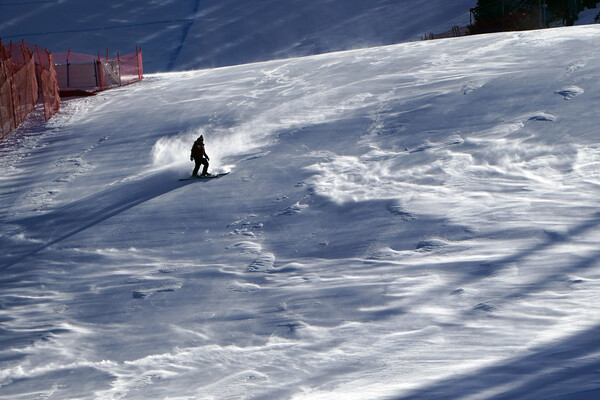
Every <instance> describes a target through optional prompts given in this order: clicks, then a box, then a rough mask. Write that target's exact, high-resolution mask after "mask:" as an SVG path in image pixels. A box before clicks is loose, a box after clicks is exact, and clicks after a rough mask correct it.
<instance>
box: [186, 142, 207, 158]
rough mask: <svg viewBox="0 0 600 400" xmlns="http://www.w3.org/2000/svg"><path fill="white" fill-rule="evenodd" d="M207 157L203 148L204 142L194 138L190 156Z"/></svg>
mask: <svg viewBox="0 0 600 400" xmlns="http://www.w3.org/2000/svg"><path fill="white" fill-rule="evenodd" d="M203 157H206V158H208V155H207V154H206V151H205V150H204V142H201V141H199V140H196V141H195V142H194V145H193V146H192V153H191V154H190V158H203Z"/></svg>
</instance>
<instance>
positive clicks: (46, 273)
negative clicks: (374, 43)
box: [0, 26, 600, 400]
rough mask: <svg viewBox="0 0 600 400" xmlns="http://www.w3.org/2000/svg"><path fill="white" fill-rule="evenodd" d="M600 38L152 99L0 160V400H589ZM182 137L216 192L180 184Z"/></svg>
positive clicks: (468, 46)
mask: <svg viewBox="0 0 600 400" xmlns="http://www.w3.org/2000/svg"><path fill="white" fill-rule="evenodd" d="M599 47H600V26H588V27H573V28H559V29H551V30H544V31H531V32H523V33H502V34H493V35H481V36H476V37H475V36H474V37H467V38H458V39H449V40H438V41H431V42H419V43H409V44H401V45H395V46H388V47H377V48H370V49H364V50H355V51H347V52H339V53H331V54H325V55H320V56H312V57H306V58H296V59H288V60H284V61H272V62H266V63H260V64H247V65H241V66H237V67H228V68H221V69H213V70H201V71H192V72H181V73H169V74H158V75H151V76H148V77H147V79H145V80H144V81H142V82H141V83H139V84H135V85H131V86H128V87H124V88H120V89H117V90H113V91H108V92H104V93H101V94H99V95H97V96H95V97H90V98H80V99H71V100H66V101H64V102H63V105H62V108H61V111H60V113H59V114H58V115H57V116H56V117H54V118H53V119H52V120H51V121H49V122H48V123H43V122H36V120H35V119H33V120H30V121H29V122H28V123H27V124H26V125H25V126H23V127H22V128H20V129H19V130H18V131H17V132H15V133H13V134H12V135H11V136H10V137H9V138H8V139H7V140H5V141H3V142H2V144H1V147H0V170H1V174H0V193H1V198H0V221H1V225H0V230H1V237H0V248H1V251H0V254H1V255H0V269H1V272H0V273H1V274H2V275H1V276H2V280H1V281H0V305H1V307H0V329H1V330H0V343H1V346H0V399H7V400H8V399H10V400H25V399H28V400H29V399H52V400H54V399H112V400H116V399H170V400H184V399H185V400H191V399H294V400H297V399H311V400H312V399H398V400H416V399H419V400H425V399H427V400H429V399H438V400H439V399H532V400H533V399H535V400H540V399H568V400H573V399H579V400H581V399H597V398H600V372H599V371H600V313H599V311H600V300H599V299H600V298H599V293H600V249H599V248H598V241H599V239H600V208H599V201H598V199H599V198H600V144H599V143H598V135H597V132H598V121H599V117H598V104H599V103H600V82H599V79H598V77H600V51H599V50H600V49H599ZM200 134H202V135H204V137H205V139H206V149H207V153H208V154H209V156H211V167H210V171H211V172H230V173H229V175H226V176H224V177H221V178H219V179H215V180H202V181H182V182H180V181H179V178H182V177H186V176H188V175H189V174H190V172H191V170H192V167H193V165H192V163H190V161H189V149H190V147H191V145H192V143H193V141H194V139H195V138H196V137H198V136H199V135H200Z"/></svg>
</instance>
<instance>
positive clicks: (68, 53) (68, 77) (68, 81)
mask: <svg viewBox="0 0 600 400" xmlns="http://www.w3.org/2000/svg"><path fill="white" fill-rule="evenodd" d="M69 58H71V48H70V47H69V51H68V52H67V87H68V88H70V87H71V76H70V73H69V65H71V64H70V63H69Z"/></svg>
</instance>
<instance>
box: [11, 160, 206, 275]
mask: <svg viewBox="0 0 600 400" xmlns="http://www.w3.org/2000/svg"><path fill="white" fill-rule="evenodd" d="M207 182H209V180H202V181H200V182H198V181H194V180H191V181H179V180H178V179H177V177H176V174H174V173H173V172H172V171H165V172H162V173H159V174H155V175H152V176H149V177H147V178H143V179H141V180H137V181H132V182H125V183H120V184H117V185H114V186H110V187H108V188H106V189H105V190H103V191H101V192H98V193H95V194H93V195H91V196H88V197H86V198H84V199H81V200H77V201H74V202H72V203H70V204H67V205H66V206H63V207H61V208H59V209H57V210H55V211H51V212H49V213H47V214H44V215H40V216H35V217H28V218H24V219H20V220H16V221H12V222H11V223H14V224H18V225H20V226H21V227H22V228H23V232H24V233H25V234H26V235H27V237H28V238H29V239H35V240H39V241H42V242H44V243H43V244H39V243H37V244H35V245H30V246H27V247H26V248H23V249H22V251H20V250H21V248H19V247H16V248H14V249H11V250H9V251H7V252H6V255H7V258H8V257H11V259H10V260H9V261H8V262H6V263H4V264H3V265H0V270H3V269H6V268H9V267H11V266H13V265H15V264H17V263H19V262H21V261H23V260H25V259H26V258H28V257H31V256H33V255H35V254H37V253H39V252H40V251H42V250H44V249H46V248H48V247H50V246H52V245H54V244H56V243H59V242H61V241H63V240H65V239H68V238H70V237H71V236H73V235H76V234H77V233H79V232H82V231H84V230H86V229H88V228H91V227H93V226H95V225H97V224H99V223H101V222H103V221H106V220H107V219H109V218H112V217H114V216H115V215H118V214H120V213H122V212H125V211H127V210H129V209H131V208H133V207H135V206H138V205H140V204H142V203H145V202H147V201H149V200H152V199H154V198H157V197H159V196H162V195H164V194H166V193H169V192H171V191H173V190H176V189H180V188H182V187H184V186H187V185H189V184H191V183H195V184H201V183H207ZM9 254H10V256H9Z"/></svg>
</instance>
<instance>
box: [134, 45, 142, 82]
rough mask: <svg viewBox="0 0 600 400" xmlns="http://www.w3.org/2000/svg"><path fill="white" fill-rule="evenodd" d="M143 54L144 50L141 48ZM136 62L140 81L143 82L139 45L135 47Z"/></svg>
mask: <svg viewBox="0 0 600 400" xmlns="http://www.w3.org/2000/svg"><path fill="white" fill-rule="evenodd" d="M141 52H142V48H141V47H140V53H141ZM135 61H136V63H137V72H138V79H139V80H142V74H141V73H140V54H139V53H138V47H137V45H136V46H135Z"/></svg>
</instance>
